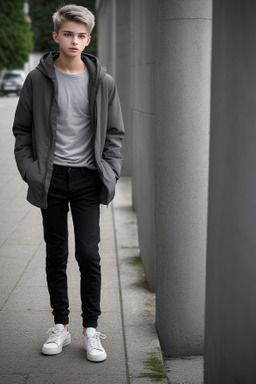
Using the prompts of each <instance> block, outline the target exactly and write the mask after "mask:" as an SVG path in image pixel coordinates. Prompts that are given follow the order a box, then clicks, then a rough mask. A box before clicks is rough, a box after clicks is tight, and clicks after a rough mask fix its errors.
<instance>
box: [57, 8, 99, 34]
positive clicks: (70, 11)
mask: <svg viewBox="0 0 256 384" xmlns="http://www.w3.org/2000/svg"><path fill="white" fill-rule="evenodd" d="M52 19H53V24H54V31H55V32H56V33H58V31H59V29H60V27H61V25H62V23H63V21H67V20H72V21H75V22H77V23H83V24H85V25H86V26H87V27H88V28H89V33H91V31H92V30H93V27H94V25H95V17H94V15H93V13H92V12H91V11H89V9H87V8H85V7H82V6H80V5H75V4H68V5H64V6H62V7H60V8H58V10H57V12H55V13H54V14H53V16H52Z"/></svg>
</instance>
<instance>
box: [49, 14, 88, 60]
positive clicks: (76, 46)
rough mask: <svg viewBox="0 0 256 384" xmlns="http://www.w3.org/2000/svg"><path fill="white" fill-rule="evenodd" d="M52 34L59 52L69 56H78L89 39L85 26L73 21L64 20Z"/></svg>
mask: <svg viewBox="0 0 256 384" xmlns="http://www.w3.org/2000/svg"><path fill="white" fill-rule="evenodd" d="M52 36H53V39H54V41H55V42H56V43H57V44H59V49H60V52H61V53H62V54H65V55H67V56H70V57H75V56H78V55H79V56H80V54H81V52H83V50H84V49H85V47H87V45H89V43H90V41H91V36H90V35H89V29H88V28H87V26H86V25H84V24H83V23H77V22H74V21H64V22H63V23H62V26H61V28H60V29H59V31H58V33H56V32H53V33H52Z"/></svg>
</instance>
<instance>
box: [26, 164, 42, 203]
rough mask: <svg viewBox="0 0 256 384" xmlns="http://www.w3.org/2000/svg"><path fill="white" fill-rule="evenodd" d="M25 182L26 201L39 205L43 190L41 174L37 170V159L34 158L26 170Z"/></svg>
mask: <svg viewBox="0 0 256 384" xmlns="http://www.w3.org/2000/svg"><path fill="white" fill-rule="evenodd" d="M26 182H27V184H28V186H29V189H28V201H29V202H30V203H32V204H33V205H36V206H41V200H42V191H43V176H42V175H41V173H40V171H39V166H38V161H37V160H35V161H34V162H33V163H32V164H31V165H30V166H29V168H28V169H27V171H26Z"/></svg>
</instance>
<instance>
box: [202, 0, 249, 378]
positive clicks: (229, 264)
mask: <svg viewBox="0 0 256 384" xmlns="http://www.w3.org/2000/svg"><path fill="white" fill-rule="evenodd" d="M255 15H256V3H255V1H253V0H248V1H246V2H244V1H243V0H226V1H224V2H222V1H216V2H214V9H213V20H214V23H213V63H212V107H211V116H212V117H211V149H210V153H211V161H210V188H209V233H208V247H207V248H208V252H207V296H206V348H205V383H206V384H216V383H218V384H233V383H238V384H253V383H255V380H256V364H255V340H256V326H255V324H256V307H255V298H256V278H255V271H256V236H255V233H256V199H255V196H256V177H255V173H256V171H255V165H256V150H255V148H256V128H255V127H256V91H255V90H256V51H255V49H254V47H255V36H256V23H255Z"/></svg>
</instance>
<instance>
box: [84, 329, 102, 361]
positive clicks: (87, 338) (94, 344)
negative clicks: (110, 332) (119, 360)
mask: <svg viewBox="0 0 256 384" xmlns="http://www.w3.org/2000/svg"><path fill="white" fill-rule="evenodd" d="M100 339H106V336H105V335H103V333H100V332H96V329H94V328H87V330H86V334H85V335H84V349H85V350H86V352H87V359H88V360H90V361H93V362H95V363H98V362H100V361H104V360H106V358H107V354H106V351H105V349H104V348H103V347H102V345H101V341H100Z"/></svg>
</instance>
